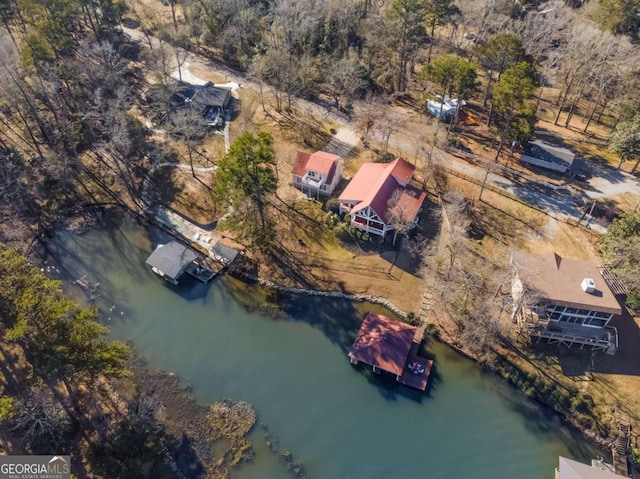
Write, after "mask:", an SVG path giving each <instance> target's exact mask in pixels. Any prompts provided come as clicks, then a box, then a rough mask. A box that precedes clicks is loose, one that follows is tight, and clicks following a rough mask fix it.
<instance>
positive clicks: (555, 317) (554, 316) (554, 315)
mask: <svg viewBox="0 0 640 479" xmlns="http://www.w3.org/2000/svg"><path fill="white" fill-rule="evenodd" d="M549 318H551V320H552V321H558V320H559V319H560V313H551V316H549Z"/></svg>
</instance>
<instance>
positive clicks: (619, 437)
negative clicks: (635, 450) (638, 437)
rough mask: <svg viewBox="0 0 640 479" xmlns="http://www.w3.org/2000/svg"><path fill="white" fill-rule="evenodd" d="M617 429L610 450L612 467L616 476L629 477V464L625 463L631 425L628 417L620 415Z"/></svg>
mask: <svg viewBox="0 0 640 479" xmlns="http://www.w3.org/2000/svg"><path fill="white" fill-rule="evenodd" d="M617 422H618V429H617V431H616V442H615V445H614V446H613V448H612V450H611V455H612V456H613V467H614V470H615V473H616V474H619V475H621V476H627V477H630V474H629V463H628V461H627V451H628V450H629V444H630V437H631V424H630V423H629V417H628V416H626V415H621V416H620V417H618V421H617Z"/></svg>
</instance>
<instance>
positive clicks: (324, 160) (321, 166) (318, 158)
mask: <svg viewBox="0 0 640 479" xmlns="http://www.w3.org/2000/svg"><path fill="white" fill-rule="evenodd" d="M337 161H340V157H339V156H338V155H332V154H331V153H327V152H326V151H316V152H315V153H313V154H312V155H311V156H310V157H309V161H308V162H307V170H310V171H317V172H318V173H322V174H323V175H328V174H329V172H330V171H331V168H335V165H336V162H337Z"/></svg>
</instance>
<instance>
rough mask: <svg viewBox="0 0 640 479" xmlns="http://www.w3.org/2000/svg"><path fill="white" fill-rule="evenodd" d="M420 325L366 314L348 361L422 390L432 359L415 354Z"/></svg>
mask: <svg viewBox="0 0 640 479" xmlns="http://www.w3.org/2000/svg"><path fill="white" fill-rule="evenodd" d="M424 329H425V328H424V326H421V327H417V326H412V325H410V324H407V323H403V322H400V321H395V320H393V319H390V318H387V317H386V316H383V315H381V314H376V313H368V314H367V316H366V317H365V318H364V321H363V322H362V326H360V331H358V335H357V336H356V339H355V341H354V342H353V346H351V350H350V351H349V360H350V362H351V363H352V364H358V363H359V362H362V363H365V364H368V365H369V366H372V367H373V371H374V372H379V371H385V372H387V373H389V374H393V375H394V376H395V377H396V381H398V382H399V383H401V384H404V385H406V386H410V387H412V388H415V389H419V390H421V391H424V390H425V389H426V388H427V382H428V380H429V375H430V374H431V368H432V366H433V361H432V360H431V359H427V358H423V357H421V356H419V355H418V347H419V346H420V343H421V342H422V336H423V335H424Z"/></svg>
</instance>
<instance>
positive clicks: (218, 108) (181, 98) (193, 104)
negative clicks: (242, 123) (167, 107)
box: [171, 82, 231, 127]
mask: <svg viewBox="0 0 640 479" xmlns="http://www.w3.org/2000/svg"><path fill="white" fill-rule="evenodd" d="M230 102H231V90H230V89H229V88H225V87H221V86H216V85H215V84H213V83H212V82H207V83H206V84H204V85H191V84H188V83H181V84H180V85H179V86H178V88H177V89H176V90H175V91H174V92H173V94H172V95H171V105H172V107H173V108H190V109H191V110H193V111H194V112H195V113H196V114H197V115H198V116H199V117H201V118H202V120H201V122H202V124H203V125H207V126H218V127H219V126H223V125H224V115H225V111H226V110H227V109H228V108H229V103H230Z"/></svg>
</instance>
